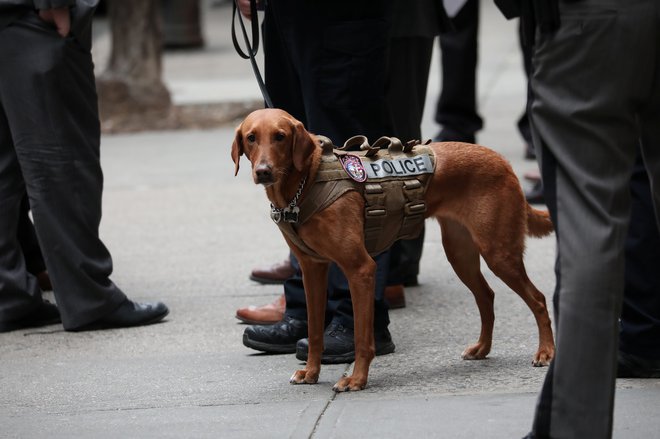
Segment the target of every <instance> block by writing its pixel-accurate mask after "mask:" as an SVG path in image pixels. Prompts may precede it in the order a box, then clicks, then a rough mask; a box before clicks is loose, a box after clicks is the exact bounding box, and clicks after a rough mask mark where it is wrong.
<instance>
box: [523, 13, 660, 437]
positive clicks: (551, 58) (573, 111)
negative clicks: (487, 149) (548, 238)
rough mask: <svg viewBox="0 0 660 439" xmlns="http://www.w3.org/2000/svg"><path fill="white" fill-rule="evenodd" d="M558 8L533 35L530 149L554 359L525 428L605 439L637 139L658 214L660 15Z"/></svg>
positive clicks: (546, 434) (540, 434)
mask: <svg viewBox="0 0 660 439" xmlns="http://www.w3.org/2000/svg"><path fill="white" fill-rule="evenodd" d="M605 3H607V4H605ZM559 9H560V23H561V24H560V27H559V29H558V30H557V31H555V32H550V33H542V34H541V33H537V41H536V45H535V50H534V57H533V62H534V70H533V74H532V76H531V85H532V90H533V93H534V99H533V103H532V107H531V108H532V112H531V117H532V127H533V134H534V144H535V146H536V148H537V154H538V155H539V157H540V160H541V171H542V175H543V183H544V187H545V197H546V201H547V204H548V208H549V209H550V213H551V215H552V219H553V223H554V224H555V231H556V236H557V249H558V257H557V263H556V270H557V287H556V291H555V296H554V299H555V300H554V303H555V323H556V332H555V336H556V341H557V351H556V356H555V359H554V360H553V362H552V365H551V367H550V368H549V370H548V373H547V376H546V379H545V382H544V386H543V390H542V392H541V396H540V398H539V403H538V406H537V410H536V416H535V422H534V427H533V429H534V433H535V434H536V436H537V437H539V438H547V437H552V438H555V437H558V438H559V437H593V438H607V437H611V434H612V420H613V409H614V394H615V382H616V370H617V352H618V348H619V317H620V316H621V304H622V301H623V295H624V286H625V265H626V261H625V252H624V249H625V243H626V236H627V234H628V231H629V223H630V212H631V204H632V203H631V191H630V188H631V182H630V176H631V174H632V172H633V169H634V163H635V158H636V156H637V149H636V145H637V144H638V141H639V140H640V139H641V150H642V154H643V157H644V164H645V167H646V170H647V172H648V174H649V177H650V181H651V187H652V189H653V190H652V193H653V204H654V210H655V211H656V215H657V213H658V212H659V209H660V65H658V63H657V60H658V59H660V42H659V41H658V38H657V36H658V29H660V7H659V6H658V3H657V2H656V1H655V0H611V1H608V2H603V1H600V0H582V1H580V2H559ZM640 42H644V43H643V44H642V43H640ZM618 59H625V60H626V62H615V60H618ZM648 60H654V61H653V62H648ZM614 83H616V84H617V86H616V87H605V86H606V85H607V84H614ZM605 88H606V90H605ZM655 270H657V260H656V267H655Z"/></svg>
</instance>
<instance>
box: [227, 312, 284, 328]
mask: <svg viewBox="0 0 660 439" xmlns="http://www.w3.org/2000/svg"><path fill="white" fill-rule="evenodd" d="M236 318H237V319H238V320H240V321H241V323H245V324H248V325H272V324H274V323H277V322H279V320H274V321H272V322H267V321H265V320H251V319H246V318H244V317H240V316H239V315H238V314H237V315H236Z"/></svg>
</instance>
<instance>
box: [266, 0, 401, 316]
mask: <svg viewBox="0 0 660 439" xmlns="http://www.w3.org/2000/svg"><path fill="white" fill-rule="evenodd" d="M387 17H388V15H387V11H386V10H385V5H382V4H381V5H377V4H376V5H372V4H371V3H369V5H367V4H366V2H364V3H361V2H350V1H339V2H297V1H292V0H282V1H276V2H269V3H267V6H266V10H265V18H264V25H263V35H264V56H265V80H266V87H267V89H268V92H269V94H270V97H271V99H272V101H273V105H274V106H276V107H278V108H282V109H284V110H286V111H288V112H289V113H291V114H292V115H293V116H294V117H296V118H297V119H299V120H300V121H301V122H303V124H305V127H306V128H307V129H308V130H309V131H310V132H313V133H315V134H322V135H325V136H327V137H329V138H330V139H332V141H333V142H334V143H335V144H337V145H341V144H343V142H344V141H346V140H347V139H348V138H349V137H351V136H353V135H356V134H363V135H366V136H367V137H368V138H369V139H370V140H371V141H374V140H375V139H376V138H378V137H380V136H382V135H385V134H387V133H389V132H390V131H391V130H390V127H389V124H388V114H387V107H386V103H385V80H386V76H385V75H386V67H387V64H386V61H387V58H386V56H387V53H386V42H387V31H388V25H389V23H388V21H387ZM337 233H341V230H338V231H337ZM292 259H293V262H294V267H297V262H296V261H295V258H292ZM375 259H376V263H377V265H378V269H377V274H376V306H375V309H376V310H375V321H374V325H375V327H376V329H378V328H383V327H386V326H387V325H388V324H389V316H388V313H387V306H386V305H385V302H384V300H383V289H384V286H385V278H386V274H387V270H388V266H389V255H388V254H387V253H385V254H382V255H380V256H379V257H377V258H375ZM284 294H285V296H286V302H287V309H286V314H287V315H290V316H292V317H295V318H298V319H306V318H307V317H306V315H307V314H306V307H305V293H304V288H303V284H302V276H301V273H300V270H299V268H298V269H297V270H296V275H295V276H294V277H293V278H291V279H289V280H287V281H286V282H285V284H284ZM328 297H329V303H328V311H329V314H331V318H332V319H333V320H334V321H335V322H336V323H341V324H343V325H344V326H347V327H353V312H352V305H351V299H350V291H349V289H348V283H347V281H346V278H345V276H344V275H343V273H341V271H340V270H339V269H338V268H337V267H336V266H335V265H334V264H333V265H332V266H331V269H330V272H329V278H328Z"/></svg>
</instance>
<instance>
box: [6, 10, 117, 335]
mask: <svg viewBox="0 0 660 439" xmlns="http://www.w3.org/2000/svg"><path fill="white" fill-rule="evenodd" d="M74 24H78V23H74ZM0 59H1V60H2V62H1V63H0V321H11V320H16V319H20V318H21V317H23V316H24V315H26V314H28V313H29V312H30V311H31V309H32V308H34V307H35V306H37V305H38V303H39V302H40V301H41V300H42V298H41V293H40V291H39V288H38V286H37V283H36V281H35V279H34V278H33V276H32V275H30V274H29V273H28V272H27V271H26V270H25V262H24V257H23V254H22V253H21V249H20V246H19V243H18V241H17V239H16V228H17V224H18V219H19V215H20V203H21V198H22V197H23V196H24V194H25V193H26V191H27V194H28V197H29V201H30V206H31V209H32V215H33V218H34V224H35V228H36V231H37V236H38V238H39V242H40V244H41V247H42V251H43V254H44V258H45V261H46V267H47V269H48V272H49V274H50V276H51V280H52V283H53V286H54V292H55V297H56V300H57V304H58V307H59V309H60V312H61V314H62V322H63V325H64V327H65V329H74V328H76V327H79V326H83V325H85V324H87V323H90V322H92V321H94V320H96V319H98V318H100V317H102V316H104V315H106V314H108V313H109V312H111V311H112V310H113V309H115V308H117V306H119V304H120V303H121V302H122V301H124V300H125V298H126V296H125V295H124V293H123V292H121V291H120V290H119V289H118V288H117V287H116V286H115V285H114V284H113V283H112V282H111V281H110V279H109V275H110V274H111V272H112V260H111V258H110V254H109V253H108V251H107V249H106V248H105V246H104V245H103V243H102V242H101V240H100V239H99V234H98V229H99V224H100V220H101V195H102V189H103V175H102V172H101V166H100V160H99V159H100V157H99V153H100V152H99V146H100V128H99V120H98V110H97V97H96V90H95V80H94V73H93V64H92V58H91V54H90V51H89V47H88V45H87V44H86V41H84V38H83V39H79V38H78V37H77V36H76V35H75V34H72V35H70V36H69V37H67V38H61V37H60V36H59V35H58V34H57V32H56V31H55V29H54V28H53V27H52V26H50V25H48V24H46V23H44V22H42V21H41V20H40V19H39V18H38V16H37V15H36V13H35V12H34V11H28V12H27V13H26V14H25V15H23V16H22V17H21V18H19V19H17V20H16V21H14V22H13V23H12V24H10V25H9V26H7V27H6V28H4V29H2V30H0Z"/></svg>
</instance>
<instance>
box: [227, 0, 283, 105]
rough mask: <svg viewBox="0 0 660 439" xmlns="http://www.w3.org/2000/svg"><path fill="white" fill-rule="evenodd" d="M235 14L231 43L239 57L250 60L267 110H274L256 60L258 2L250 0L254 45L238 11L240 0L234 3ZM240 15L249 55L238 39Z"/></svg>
mask: <svg viewBox="0 0 660 439" xmlns="http://www.w3.org/2000/svg"><path fill="white" fill-rule="evenodd" d="M232 3H233V12H232V17H231V41H232V42H233V43H234V48H235V49H236V52H237V53H238V55H239V56H240V57H241V58H243V59H249V60H250V64H252V70H253V71H254V76H255V77H256V78H257V84H259V89H260V90H261V95H262V96H263V97H264V101H265V102H266V107H267V108H273V102H272V101H271V100H270V96H269V95H268V91H266V84H264V80H263V79H262V78H261V72H259V67H258V66H257V60H256V59H255V58H254V57H255V56H256V55H257V51H258V50H259V17H258V16H257V2H256V0H250V16H251V17H252V43H253V44H254V47H253V46H252V44H250V39H249V38H248V34H247V30H245V23H244V22H243V16H242V14H241V11H240V10H239V9H238V0H234V1H233V2H232ZM236 15H238V22H239V24H240V25H241V31H242V32H243V40H244V41H245V47H246V48H247V54H246V53H245V52H243V49H241V47H240V45H239V44H238V39H237V38H236V26H235V23H234V22H235V19H236Z"/></svg>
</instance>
